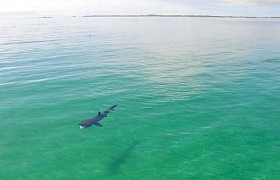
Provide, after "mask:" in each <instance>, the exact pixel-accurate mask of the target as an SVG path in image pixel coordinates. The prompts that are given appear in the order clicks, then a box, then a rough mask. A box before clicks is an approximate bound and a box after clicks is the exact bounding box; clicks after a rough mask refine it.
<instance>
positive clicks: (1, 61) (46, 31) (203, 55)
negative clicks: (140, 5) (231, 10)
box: [0, 17, 280, 180]
mask: <svg viewBox="0 0 280 180" xmlns="http://www.w3.org/2000/svg"><path fill="white" fill-rule="evenodd" d="M115 104H118V106H117V108H116V110H115V111H114V112H111V113H109V115H108V117H107V118H105V119H104V120H102V121H101V124H102V125H103V126H104V127H103V128H100V127H97V126H92V127H90V128H86V129H80V128H79V125H78V123H80V121H82V120H85V119H89V118H91V117H93V116H95V115H97V114H98V112H99V111H101V112H102V111H104V110H106V109H108V108H109V107H111V106H112V105H115ZM0 129H1V130H0V179H1V180H14V179H15V180H16V179H26V180H30V179H31V180H32V179H34V180H38V179H40V180H47V179H122V180H123V179H127V180H130V179H135V180H138V179H140V180H141V179H143V180H144V179H155V180H157V179H168V180H169V179H174V180H181V179H269V180H274V179H275V180H277V179H280V19H268V18H267V19H262V18H260V19H245V18H244V19H241V18H188V17H185V18H162V17H131V18H128V17H119V18H118V17H110V18H109V17H90V18H89V17H54V18H38V17H1V18H0Z"/></svg>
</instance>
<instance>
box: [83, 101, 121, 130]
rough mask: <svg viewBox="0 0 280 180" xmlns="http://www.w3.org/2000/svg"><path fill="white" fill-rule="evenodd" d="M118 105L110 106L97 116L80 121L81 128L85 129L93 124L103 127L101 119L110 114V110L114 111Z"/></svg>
mask: <svg viewBox="0 0 280 180" xmlns="http://www.w3.org/2000/svg"><path fill="white" fill-rule="evenodd" d="M116 106H117V105H114V106H112V107H110V108H109V109H107V110H105V111H104V112H102V113H101V112H99V113H98V114H97V116H95V117H93V118H91V119H87V120H84V121H82V122H80V123H79V125H80V128H81V129H83V128H88V127H90V126H92V125H96V126H99V127H103V126H102V125H101V124H100V123H99V121H101V120H102V119H103V118H104V117H107V114H108V113H109V112H111V111H114V110H115V107H116Z"/></svg>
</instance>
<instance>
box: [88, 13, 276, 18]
mask: <svg viewBox="0 0 280 180" xmlns="http://www.w3.org/2000/svg"><path fill="white" fill-rule="evenodd" d="M83 17H199V18H201V17H203V18H280V17H278V16H275V17H273V16H272V17H269V16H265V17H259V16H216V15H159V14H148V15H85V16H83Z"/></svg>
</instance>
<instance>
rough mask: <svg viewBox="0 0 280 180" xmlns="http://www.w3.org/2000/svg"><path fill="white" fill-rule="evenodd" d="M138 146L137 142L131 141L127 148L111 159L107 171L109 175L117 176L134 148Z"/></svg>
mask: <svg viewBox="0 0 280 180" xmlns="http://www.w3.org/2000/svg"><path fill="white" fill-rule="evenodd" d="M138 144H139V142H138V141H133V142H132V143H131V144H130V145H129V146H128V147H127V148H125V149H123V150H122V152H121V153H120V154H119V155H117V156H115V157H112V159H111V162H110V163H109V165H108V171H109V172H110V173H111V174H117V173H119V172H120V170H121V167H122V166H123V165H124V164H125V163H126V161H127V160H128V159H129V158H131V156H132V154H133V151H134V150H135V147H136V146H137V145H138Z"/></svg>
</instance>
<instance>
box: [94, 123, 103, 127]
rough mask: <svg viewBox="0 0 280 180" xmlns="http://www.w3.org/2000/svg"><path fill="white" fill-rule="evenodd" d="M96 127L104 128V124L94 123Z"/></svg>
mask: <svg viewBox="0 0 280 180" xmlns="http://www.w3.org/2000/svg"><path fill="white" fill-rule="evenodd" d="M94 125H96V126H98V127H103V126H102V124H100V123H94Z"/></svg>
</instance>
